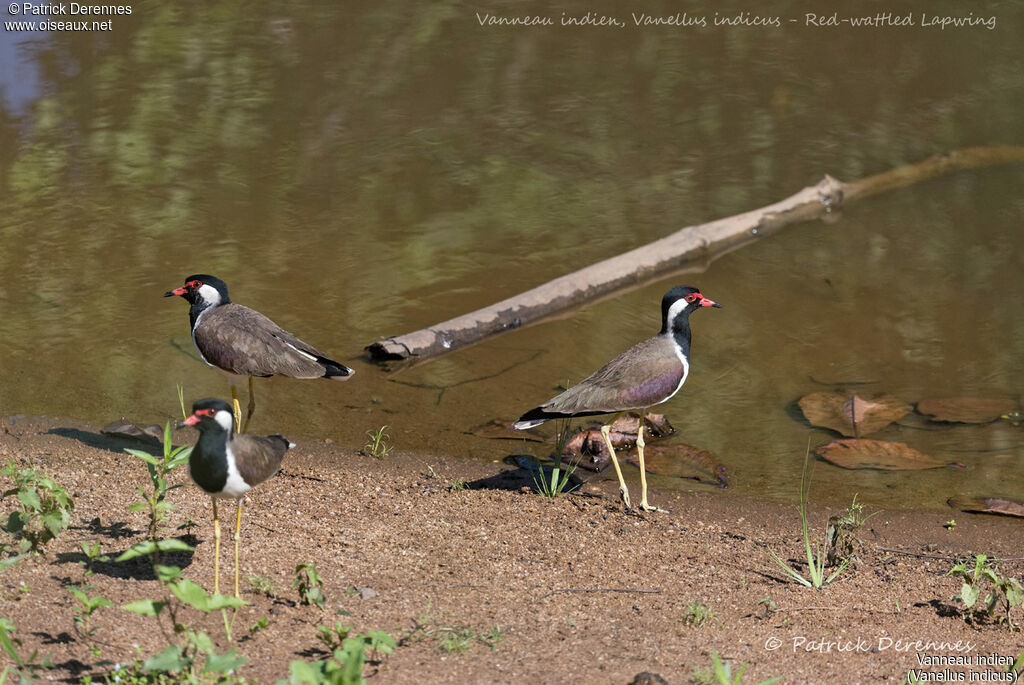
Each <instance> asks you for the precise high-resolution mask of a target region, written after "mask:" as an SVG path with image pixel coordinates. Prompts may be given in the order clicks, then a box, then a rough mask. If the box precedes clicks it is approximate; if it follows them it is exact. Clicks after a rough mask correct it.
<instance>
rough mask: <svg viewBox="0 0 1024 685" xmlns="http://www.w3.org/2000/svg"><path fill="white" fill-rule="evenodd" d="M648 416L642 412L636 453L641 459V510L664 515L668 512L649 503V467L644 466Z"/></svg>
mask: <svg viewBox="0 0 1024 685" xmlns="http://www.w3.org/2000/svg"><path fill="white" fill-rule="evenodd" d="M646 416H647V410H646V409H641V410H640V429H639V430H638V431H637V432H636V453H637V456H638V457H639V458H640V509H641V510H643V511H660V512H662V513H664V514H667V513H668V512H667V511H665V510H664V509H659V508H658V507H652V506H651V505H650V504H648V503H647V467H646V465H645V464H644V447H646V446H647V443H646V442H644V428H645V426H644V422H645V418H644V417H646Z"/></svg>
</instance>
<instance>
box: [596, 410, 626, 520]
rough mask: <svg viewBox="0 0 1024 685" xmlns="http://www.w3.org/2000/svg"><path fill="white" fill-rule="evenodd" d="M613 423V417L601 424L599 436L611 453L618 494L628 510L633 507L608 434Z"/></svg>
mask: <svg viewBox="0 0 1024 685" xmlns="http://www.w3.org/2000/svg"><path fill="white" fill-rule="evenodd" d="M616 416H617V415H616ZM613 423H615V418H613V419H612V420H611V421H610V422H609V423H606V424H605V425H603V426H601V437H603V438H604V444H605V446H606V447H607V448H608V454H610V455H612V466H614V467H615V475H616V476H618V477H619V496H620V497H621V498H622V503H623V504H625V505H626V511H629V510H630V509H632V508H633V505H632V504H630V503H629V488H627V487H626V481H625V479H623V477H622V469H620V468H619V460H618V459H617V458H616V457H615V448H614V447H612V439H611V437H610V436H609V435H608V433H609V431H611V424H613Z"/></svg>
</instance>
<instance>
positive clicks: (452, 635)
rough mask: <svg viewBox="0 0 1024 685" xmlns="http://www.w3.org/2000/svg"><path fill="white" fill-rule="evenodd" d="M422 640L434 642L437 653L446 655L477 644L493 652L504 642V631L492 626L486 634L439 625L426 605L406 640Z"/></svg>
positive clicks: (458, 626)
mask: <svg viewBox="0 0 1024 685" xmlns="http://www.w3.org/2000/svg"><path fill="white" fill-rule="evenodd" d="M424 639H432V640H435V641H436V642H437V649H438V651H442V652H446V653H448V654H462V653H464V652H467V651H469V649H470V648H471V647H472V646H473V645H474V644H476V643H478V642H479V643H481V644H484V645H487V646H488V647H489V648H490V649H491V651H494V650H495V649H497V647H498V644H500V643H501V642H502V641H504V639H505V631H504V630H502V628H501V626H499V625H494V626H492V627H491V628H490V630H488V631H487V632H486V633H484V632H481V631H480V630H478V629H476V628H473V627H472V626H468V625H454V626H444V625H441V624H440V623H439V622H438V620H437V619H435V618H433V617H432V616H431V614H430V606H429V605H428V606H427V610H426V611H425V612H423V613H422V614H420V616H419V618H417V619H416V621H415V622H414V623H413V629H412V631H411V632H410V633H409V635H408V636H407V638H406V640H408V641H411V642H417V641H419V640H424Z"/></svg>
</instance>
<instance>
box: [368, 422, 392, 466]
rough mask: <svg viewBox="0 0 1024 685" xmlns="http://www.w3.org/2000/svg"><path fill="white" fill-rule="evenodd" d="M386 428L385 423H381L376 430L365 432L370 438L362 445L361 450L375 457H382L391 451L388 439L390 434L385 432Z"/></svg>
mask: <svg viewBox="0 0 1024 685" xmlns="http://www.w3.org/2000/svg"><path fill="white" fill-rule="evenodd" d="M387 428H388V427H387V425H383V426H381V427H380V428H378V429H377V430H376V431H367V432H366V435H367V436H368V437H369V438H370V441H369V442H367V443H366V445H365V446H364V447H363V451H364V452H365V453H366V454H368V455H370V456H371V457H375V458H377V459H383V458H384V457H386V456H388V452H390V451H391V446H390V445H389V444H388V440H390V438H391V436H389V435H388V434H387V433H386V432H385V431H386V430H387Z"/></svg>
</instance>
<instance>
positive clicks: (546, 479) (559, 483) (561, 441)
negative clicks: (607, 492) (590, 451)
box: [533, 420, 578, 499]
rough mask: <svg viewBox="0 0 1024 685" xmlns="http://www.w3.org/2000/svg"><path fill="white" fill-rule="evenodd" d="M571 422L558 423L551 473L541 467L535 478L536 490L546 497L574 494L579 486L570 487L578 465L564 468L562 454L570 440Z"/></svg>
mask: <svg viewBox="0 0 1024 685" xmlns="http://www.w3.org/2000/svg"><path fill="white" fill-rule="evenodd" d="M569 429H570V421H569V420H565V421H558V423H557V429H556V430H557V433H556V436H557V437H556V439H555V454H556V455H557V456H556V457H555V463H554V464H553V465H552V467H551V472H550V473H549V474H545V472H544V467H543V466H541V467H540V468H539V470H538V474H537V475H536V476H534V477H533V486H534V489H535V490H536V491H537V492H538V493H539V494H541V495H543V496H544V497H547V498H549V499H554V498H555V497H558V496H559V495H561V494H562V493H563V492H572V491H573V490H575V489H576V488H577V487H578V486H577V485H573V486H572V487H569V483H570V479H571V478H572V474H574V473H575V472H576V465H575V464H573V465H572V466H569V467H568V468H565V469H563V468H562V452H563V451H565V443H566V442H567V441H568V439H569Z"/></svg>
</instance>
